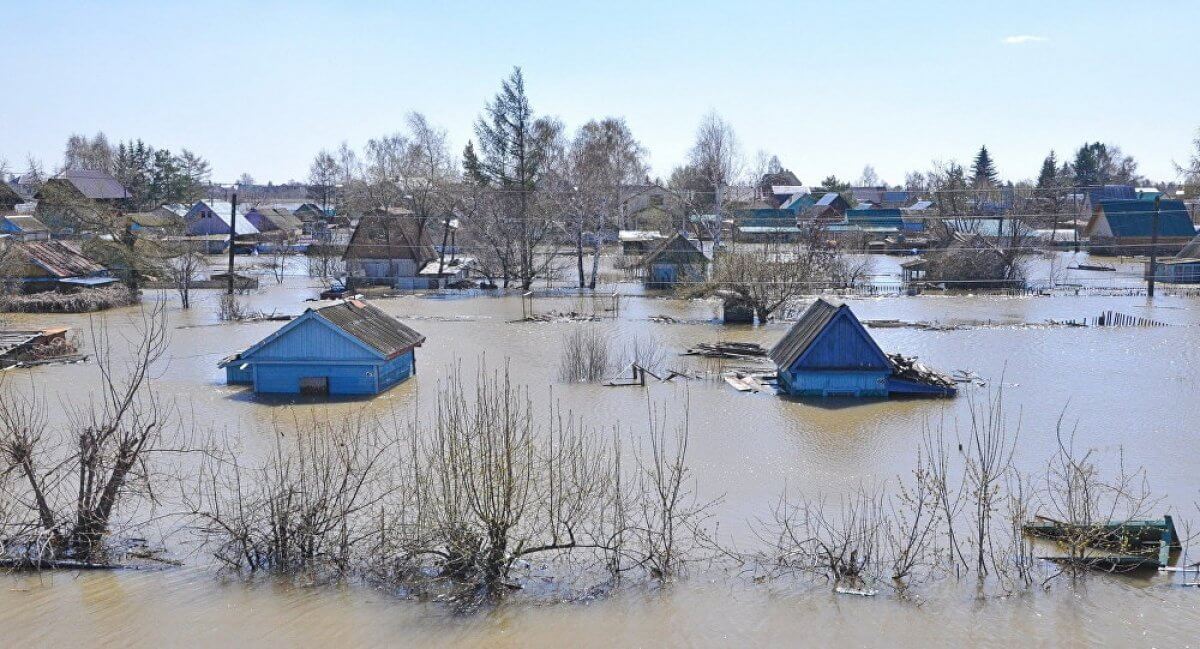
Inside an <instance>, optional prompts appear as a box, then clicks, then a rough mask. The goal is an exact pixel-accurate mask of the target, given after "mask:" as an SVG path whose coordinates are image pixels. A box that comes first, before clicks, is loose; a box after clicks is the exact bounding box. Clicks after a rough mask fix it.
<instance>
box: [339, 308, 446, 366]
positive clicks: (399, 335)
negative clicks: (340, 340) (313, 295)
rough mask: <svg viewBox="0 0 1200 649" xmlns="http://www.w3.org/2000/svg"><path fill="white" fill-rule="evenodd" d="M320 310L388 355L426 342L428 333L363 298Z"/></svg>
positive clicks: (355, 335)
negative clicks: (405, 322)
mask: <svg viewBox="0 0 1200 649" xmlns="http://www.w3.org/2000/svg"><path fill="white" fill-rule="evenodd" d="M316 314H317V315H318V316H320V317H321V318H323V319H325V320H326V321H328V322H329V323H330V324H332V325H333V326H335V327H337V328H339V329H341V330H342V331H345V332H346V333H348V334H350V335H351V336H354V337H355V338H357V339H359V340H360V341H362V342H363V343H365V344H366V345H367V346H368V347H370V348H371V349H374V350H375V351H377V352H379V353H380V354H383V355H384V356H386V357H387V358H392V357H395V356H398V355H400V354H402V353H404V352H406V351H408V350H409V349H412V348H413V347H416V346H418V345H420V344H421V343H423V342H425V336H422V335H421V334H419V333H417V332H416V330H414V329H412V328H411V327H409V326H408V325H405V324H404V323H402V322H400V321H399V320H397V319H395V318H393V317H392V316H390V315H388V314H386V313H384V312H383V311H381V310H379V309H378V308H377V307H374V306H371V305H370V304H367V303H366V302H363V301H362V300H346V301H345V302H341V303H339V304H334V305H332V306H327V307H323V308H320V309H317V310H316Z"/></svg>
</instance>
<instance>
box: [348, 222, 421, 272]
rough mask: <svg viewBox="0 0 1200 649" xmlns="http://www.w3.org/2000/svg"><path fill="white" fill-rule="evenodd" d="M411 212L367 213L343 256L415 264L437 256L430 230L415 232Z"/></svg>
mask: <svg viewBox="0 0 1200 649" xmlns="http://www.w3.org/2000/svg"><path fill="white" fill-rule="evenodd" d="M419 229H420V228H419V227H418V223H417V219H416V218H414V217H413V216H412V215H411V213H409V212H407V211H405V212H384V211H375V212H372V213H369V214H366V215H364V216H363V217H362V219H361V220H360V221H359V222H358V227H356V228H354V234H352V235H350V243H349V245H347V246H346V253H345V258H346V259H411V260H413V261H415V262H416V263H417V265H418V266H422V265H424V264H425V263H426V262H428V261H429V260H431V259H436V258H437V250H436V249H435V248H434V247H433V242H432V241H431V240H430V238H429V229H428V228H426V229H424V230H423V231H422V232H421V233H420V235H418V234H417V230H419Z"/></svg>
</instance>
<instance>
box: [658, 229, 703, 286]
mask: <svg viewBox="0 0 1200 649" xmlns="http://www.w3.org/2000/svg"><path fill="white" fill-rule="evenodd" d="M642 268H643V269H644V272H645V285H646V288H648V289H671V288H675V287H676V286H679V285H682V284H688V283H694V282H701V281H704V279H705V276H706V274H707V271H708V257H707V256H705V254H704V253H703V252H701V251H700V249H699V248H697V247H696V244H695V243H694V242H693V241H691V240H690V239H688V238H687V237H685V236H683V233H676V234H675V235H673V236H671V237H670V238H668V239H667V240H666V241H663V242H662V243H660V244H659V245H658V247H657V248H655V249H654V250H651V251H650V252H649V253H647V254H646V256H645V257H643V258H642Z"/></svg>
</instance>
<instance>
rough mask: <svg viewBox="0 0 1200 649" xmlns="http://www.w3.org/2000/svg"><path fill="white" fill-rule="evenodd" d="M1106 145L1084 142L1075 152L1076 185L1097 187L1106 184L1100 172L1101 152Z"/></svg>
mask: <svg viewBox="0 0 1200 649" xmlns="http://www.w3.org/2000/svg"><path fill="white" fill-rule="evenodd" d="M1103 149H1104V145H1103V144H1100V143H1099V142H1096V143H1094V144H1088V143H1086V142H1085V143H1084V145H1083V146H1081V147H1079V150H1078V151H1076V152H1075V165H1074V168H1075V185H1076V186H1078V187H1095V186H1098V185H1102V184H1104V181H1103V179H1102V178H1101V174H1100V154H1101V153H1102V152H1103Z"/></svg>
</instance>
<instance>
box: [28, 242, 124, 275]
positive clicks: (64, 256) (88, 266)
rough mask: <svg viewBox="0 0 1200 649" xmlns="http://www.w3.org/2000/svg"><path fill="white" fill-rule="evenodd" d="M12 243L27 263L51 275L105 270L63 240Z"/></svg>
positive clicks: (80, 273)
mask: <svg viewBox="0 0 1200 649" xmlns="http://www.w3.org/2000/svg"><path fill="white" fill-rule="evenodd" d="M14 245H15V246H17V251H18V252H19V253H20V254H22V255H24V256H25V259H26V260H28V261H29V263H31V264H33V265H35V266H37V267H39V268H41V269H42V270H45V271H46V273H48V274H49V275H50V276H52V277H57V278H60V279H61V278H65V277H83V276H87V275H95V274H97V273H103V272H104V271H105V270H107V269H106V268H104V266H101V265H100V264H97V263H96V262H94V261H92V260H91V259H88V258H87V257H84V256H83V253H81V252H79V249H78V248H76V247H75V246H74V245H73V244H69V243H67V242H65V241H53V240H47V241H25V242H22V243H17V244H14Z"/></svg>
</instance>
